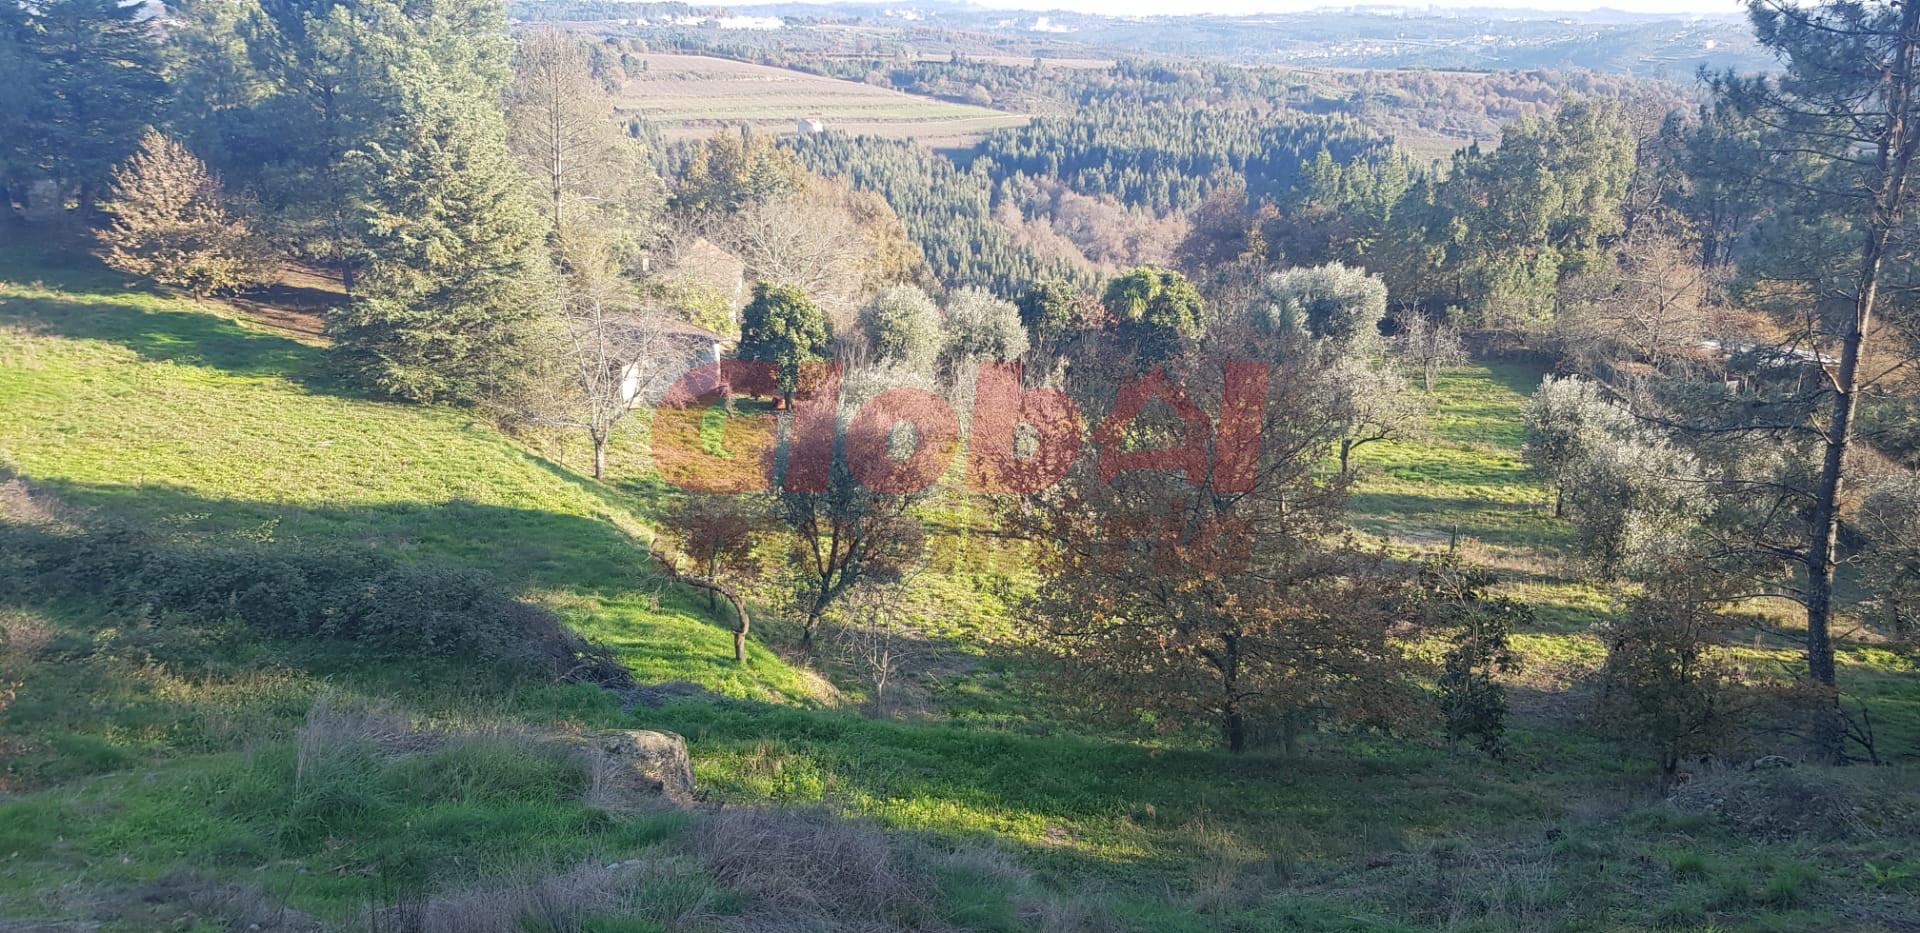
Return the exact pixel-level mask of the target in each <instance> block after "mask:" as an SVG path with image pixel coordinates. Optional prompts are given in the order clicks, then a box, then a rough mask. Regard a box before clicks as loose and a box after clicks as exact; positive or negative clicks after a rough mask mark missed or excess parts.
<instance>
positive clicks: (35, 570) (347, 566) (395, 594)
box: [0, 523, 633, 690]
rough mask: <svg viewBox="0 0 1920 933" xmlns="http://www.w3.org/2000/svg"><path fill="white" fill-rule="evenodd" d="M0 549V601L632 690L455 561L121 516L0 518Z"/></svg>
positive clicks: (568, 636)
mask: <svg viewBox="0 0 1920 933" xmlns="http://www.w3.org/2000/svg"><path fill="white" fill-rule="evenodd" d="M0 554H6V555H7V556H8V561H7V565H8V567H9V569H10V570H12V571H14V572H11V573H9V574H7V576H6V578H5V579H4V580H0V598H7V599H12V600H31V599H67V598H96V599H99V598H104V599H105V600H106V601H108V602H109V603H110V604H111V605H112V606H113V607H114V608H115V609H117V610H120V611H122V612H126V613H128V614H129V615H133V616H135V617H137V618H140V619H147V620H152V621H155V622H159V623H173V624H189V625H203V626H209V627H212V626H220V625H229V624H234V623H238V624H240V625H243V626H245V627H246V628H247V629H248V630H250V631H252V632H256V633H258V634H261V635H266V636H270V637H276V638H324V639H337V640H343V641H349V642H353V643H355V644H360V645H365V646H367V647H370V648H374V649H377V650H380V651H383V652H389V653H392V654H396V655H403V656H408V657H432V658H453V659H463V660H474V661H480V662H482V663H488V664H496V665H504V666H507V667H510V668H512V669H515V670H518V671H522V672H527V673H533V674H537V675H540V676H544V677H551V678H555V679H561V680H569V681H580V682H588V683H597V684H600V685H603V686H606V687H609V688H611V689H616V690H630V689H633V682H632V679H631V677H630V676H629V675H628V674H627V672H626V671H625V669H624V668H622V667H620V665H619V664H618V663H616V662H615V661H614V660H613V659H612V658H611V656H610V655H608V654H607V653H606V652H605V650H604V649H601V648H599V647H597V646H595V645H593V644H591V643H589V642H587V641H586V640H585V639H583V638H581V637H580V636H579V635H578V634H577V633H575V632H573V631H572V630H571V629H568V628H567V627H566V626H565V625H564V624H562V623H561V622H560V620H559V619H558V618H557V617H555V616H554V615H553V614H552V613H550V612H547V611H546V610H544V609H541V608H540V607H537V606H534V605H530V604H528V603H525V602H522V601H520V600H519V599H516V598H514V596H513V594H511V593H510V592H508V591H507V590H506V589H505V588H504V587H502V586H500V585H499V583H498V582H497V581H495V580H494V579H493V578H492V577H490V576H488V575H487V574H484V573H481V572H479V571H475V570H470V569H466V568H462V567H451V566H446V565H441V564H432V563H400V562H396V561H392V560H389V559H386V558H383V557H381V556H379V555H375V554H369V553H354V552H340V551H334V550H324V551H323V550H318V549H313V548H300V547H294V548H283V547H275V548H266V547H193V546H181V545H177V544H173V543H171V542H165V541H161V540H159V539H156V538H154V537H153V536H150V535H148V534H145V533H143V532H140V531H137V530H134V529H130V528H126V527H122V526H109V527H102V528H97V529H88V528H75V527H70V526H65V525H58V524H51V523H49V524H32V523H21V524H15V523H0Z"/></svg>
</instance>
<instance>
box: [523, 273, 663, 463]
mask: <svg viewBox="0 0 1920 933" xmlns="http://www.w3.org/2000/svg"><path fill="white" fill-rule="evenodd" d="M572 245H573V248H572V249H569V250H568V251H567V255H568V256H569V257H570V258H569V260H568V265H569V266H570V267H571V270H572V271H571V272H569V273H567V274H565V275H563V276H556V278H555V280H554V283H555V284H554V286H553V288H552V292H553V305H554V309H553V314H552V315H551V319H550V320H549V322H548V325H549V326H547V327H546V328H545V329H544V334H545V335H546V337H547V343H548V347H547V348H546V349H547V352H545V353H541V354H538V355H537V358H538V359H539V360H540V361H541V366H540V371H539V372H536V373H534V374H532V375H531V376H530V377H529V378H528V380H527V382H528V384H529V392H528V394H527V395H528V397H527V398H526V399H525V403H524V404H525V407H526V408H527V409H528V410H527V412H526V415H527V417H528V418H529V420H531V421H533V422H534V423H537V424H545V425H549V426H552V427H565V428H574V429H578V430H584V431H586V432H587V437H588V438H589V439H591V440H592V442H593V477H594V479H604V478H605V477H606V468H607V442H608V440H609V439H610V438H611V437H612V436H613V431H614V428H615V427H617V426H618V425H619V423H620V422H621V421H622V420H624V419H625V418H626V417H627V415H629V414H631V413H632V412H633V411H634V409H635V408H637V407H639V406H641V405H643V404H645V403H647V402H649V401H651V400H653V399H656V398H658V397H659V395H660V394H661V393H662V392H663V391H665V389H666V387H667V386H668V385H669V384H671V383H672V381H673V379H674V378H675V377H676V376H678V375H679V374H680V370H681V369H682V364H683V363H684V362H685V361H686V359H687V358H688V356H689V353H688V350H687V348H686V347H684V346H681V345H679V344H678V343H677V342H676V341H675V340H674V339H673V338H672V336H671V330H670V328H669V326H668V323H667V321H666V319H665V318H664V316H663V315H661V314H660V313H658V312H657V311H656V310H654V309H650V308H646V307H643V306H641V305H639V303H638V302H637V300H636V299H634V297H633V296H632V295H631V293H630V292H629V290H628V289H627V287H626V283H625V282H624V281H623V280H622V279H621V278H620V277H619V276H618V275H617V274H615V273H614V271H613V269H612V268H611V266H612V263H611V260H610V259H609V258H608V257H607V256H606V254H605V253H604V252H603V251H601V250H599V249H596V248H595V247H594V246H593V245H592V244H591V243H588V242H581V243H575V244H572Z"/></svg>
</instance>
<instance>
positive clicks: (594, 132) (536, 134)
mask: <svg viewBox="0 0 1920 933" xmlns="http://www.w3.org/2000/svg"><path fill="white" fill-rule="evenodd" d="M507 120H508V130H509V132H508V142H509V144H510V146H511V147H512V149H513V154H514V156H515V157H516V158H517V159H518V160H519V162H520V165H521V167H522V168H523V169H524V170H525V171H526V172H527V174H528V175H530V176H532V177H533V178H534V179H535V181H536V183H537V185H538V187H539V192H540V195H541V200H542V202H543V203H544V204H545V206H546V210H547V214H548V219H549V220H550V221H551V222H552V224H553V229H554V231H555V232H556V233H558V234H559V235H561V236H562V237H566V236H568V235H570V234H571V233H572V232H573V231H574V230H575V228H577V227H579V226H581V225H583V224H586V223H589V222H591V221H590V219H589V218H590V217H597V218H599V219H600V220H601V221H603V222H611V223H613V224H615V225H618V226H624V227H628V228H630V229H631V228H633V227H637V226H638V224H637V221H638V220H639V219H640V218H641V217H643V216H644V215H645V214H646V213H648V212H649V211H650V209H651V208H652V206H653V205H654V204H655V203H656V202H657V201H658V200H659V198H660V190H659V189H660V185H659V183H658V181H657V180H656V179H654V177H653V171H652V169H651V168H649V167H648V166H647V164H646V160H645V159H644V158H643V157H642V156H641V153H640V151H639V144H638V142H636V141H635V140H633V139H631V138H629V137H627V136H626V135H625V134H624V133H623V132H621V130H620V127H619V125H618V124H617V123H616V122H615V121H614V119H613V97H612V95H610V94H608V93H607V90H606V87H605V86H604V85H603V84H601V83H600V81H599V80H597V79H596V78H594V76H593V69H592V66H591V64H590V62H589V59H588V48H587V46H586V45H585V44H584V43H582V42H581V41H580V40H579V39H576V38H574V37H572V36H570V35H567V34H566V33H562V32H559V31H557V30H554V29H542V30H538V31H536V32H533V33H530V34H528V35H527V36H526V38H524V39H522V40H521V42H520V47H519V50H518V52H517V53H516V55H515V59H514V80H513V86H512V87H511V88H509V90H508V92H507Z"/></svg>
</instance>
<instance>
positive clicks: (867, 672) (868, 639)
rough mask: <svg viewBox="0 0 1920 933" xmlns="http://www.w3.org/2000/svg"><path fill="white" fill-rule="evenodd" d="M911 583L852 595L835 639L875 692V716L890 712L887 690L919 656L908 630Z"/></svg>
mask: <svg viewBox="0 0 1920 933" xmlns="http://www.w3.org/2000/svg"><path fill="white" fill-rule="evenodd" d="M910 587H911V582H910V580H902V581H900V582H896V583H887V584H876V585H872V586H863V587H860V588H859V589H857V590H855V591H854V592H853V593H851V594H849V595H848V597H847V601H846V607H845V612H846V621H845V624H843V625H841V626H840V628H839V630H838V631H837V632H836V633H835V636H834V645H835V647H836V648H837V649H838V652H839V654H840V656H841V657H842V658H843V659H845V660H846V661H847V662H848V663H850V664H852V665H853V666H854V667H855V668H856V669H858V670H859V671H860V674H861V676H862V677H864V678H865V679H866V681H867V684H868V686H870V687H872V689H873V712H874V715H876V716H884V715H886V712H887V697H888V694H887V690H888V688H890V687H892V686H893V685H894V684H895V683H896V682H897V681H898V679H899V678H900V676H901V675H902V674H903V673H905V672H906V670H907V668H908V667H910V666H911V665H912V664H913V663H914V660H915V659H916V658H918V657H919V656H920V644H919V642H918V640H917V639H915V638H914V637H913V634H912V632H911V631H909V629H908V605H907V593H908V592H909V589H910Z"/></svg>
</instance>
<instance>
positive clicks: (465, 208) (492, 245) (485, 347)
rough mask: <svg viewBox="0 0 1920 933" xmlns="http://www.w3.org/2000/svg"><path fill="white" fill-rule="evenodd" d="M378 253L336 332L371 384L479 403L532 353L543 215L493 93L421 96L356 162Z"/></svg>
mask: <svg viewBox="0 0 1920 933" xmlns="http://www.w3.org/2000/svg"><path fill="white" fill-rule="evenodd" d="M352 165H353V167H354V169H355V174H356V176H357V177H358V180H359V181H358V184H359V185H360V186H361V187H362V190H363V191H364V194H363V195H362V197H361V200H360V201H359V202H358V203H357V204H356V205H355V209H356V213H358V214H359V215H360V216H362V217H364V218H365V224H366V227H365V233H364V237H365V240H364V242H365V243H366V246H367V250H368V253H369V255H370V256H371V257H372V259H371V261H370V262H369V263H368V265H367V268H366V272H365V275H364V277H363V279H362V281H361V283H360V284H359V286H358V287H357V289H356V291H355V294H354V296H353V300H352V302H351V303H350V304H349V306H348V307H347V308H346V309H345V311H343V312H342V313H340V314H338V315H337V316H336V317H335V319H334V320H332V321H330V322H329V331H330V332H331V333H332V334H333V335H334V336H335V337H336V338H337V339H338V340H339V344H340V348H341V350H342V351H343V353H344V354H345V357H346V359H347V362H348V365H349V367H350V368H351V369H352V370H353V371H355V372H356V373H357V374H358V375H359V377H360V378H361V379H362V380H363V381H364V382H366V383H367V384H368V385H370V386H372V387H374V388H377V389H379V390H380V391H383V392H386V393H389V394H392V395H396V396H400V397H402V398H409V399H415V400H420V401H461V402H475V401H480V400H482V399H485V398H487V397H488V396H489V395H491V394H493V393H494V392H496V391H498V390H499V389H500V387H501V386H502V385H503V384H504V382H505V380H507V379H508V378H509V377H510V376H511V375H512V374H513V372H514V371H515V369H516V368H517V367H518V365H519V363H520V362H521V360H522V359H523V357H524V354H525V353H526V352H527V349H528V348H527V345H526V343H525V341H524V340H523V339H522V334H523V333H524V328H526V327H527V326H528V325H529V324H530V322H531V321H532V320H533V319H534V318H535V317H536V315H537V313H538V312H537V309H536V308H535V307H534V296H535V294H536V291H535V289H534V288H533V285H534V284H535V282H536V281H537V279H538V277H539V276H540V274H541V271H542V267H543V257H542V255H541V253H540V250H539V244H540V238H541V236H542V234H543V233H544V228H543V225H542V224H541V219H540V216H539V215H538V214H537V213H536V212H535V211H534V209H533V207H532V205H531V203H530V202H529V200H528V198H527V197H526V188H525V182H524V178H523V177H522V176H521V175H519V174H518V173H517V172H516V171H515V169H514V167H513V164H512V161H511V158H510V157H509V156H508V154H507V147H506V141H505V135H504V127H503V125H502V121H501V118H500V114H499V111H498V110H495V109H493V107H492V105H491V103H490V102H487V101H482V100H475V99H471V98H468V99H452V100H448V99H441V100H427V101H422V102H421V104H420V105H418V106H417V107H416V108H415V109H414V110H413V111H411V112H407V113H403V114H401V115H400V117H399V119H398V121H397V125H396V126H395V127H394V132H393V133H392V134H390V136H389V137H388V138H387V139H385V140H383V141H381V142H379V143H376V144H374V145H372V146H370V147H368V148H367V149H366V150H365V151H363V152H360V153H357V154H356V155H355V158H354V159H353V161H352Z"/></svg>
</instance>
